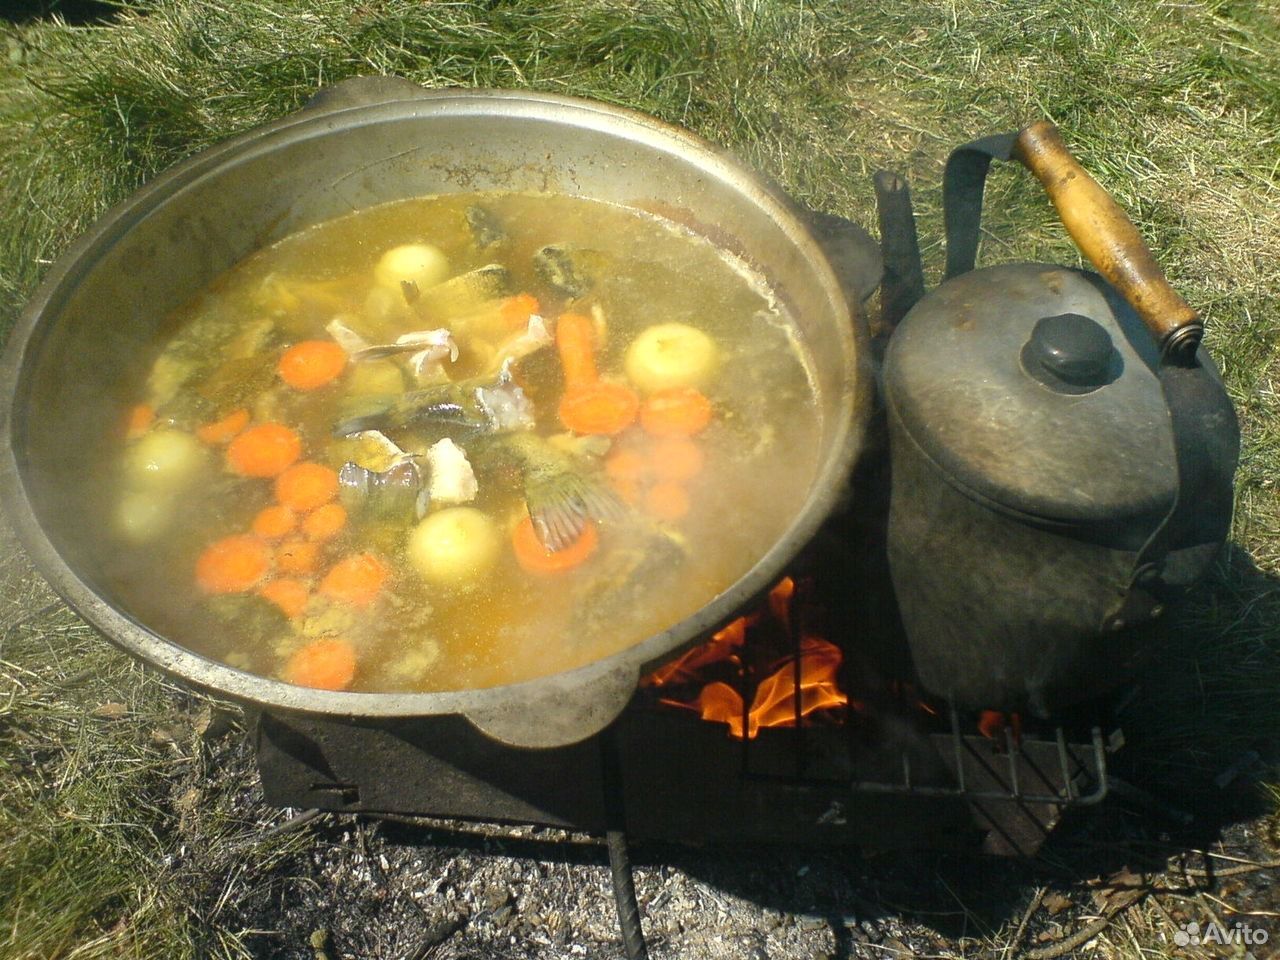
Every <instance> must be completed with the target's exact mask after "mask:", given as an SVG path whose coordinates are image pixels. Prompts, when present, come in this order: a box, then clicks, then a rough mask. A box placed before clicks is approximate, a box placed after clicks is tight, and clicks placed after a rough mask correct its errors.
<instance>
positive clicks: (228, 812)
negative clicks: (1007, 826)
mask: <svg viewBox="0 0 1280 960" xmlns="http://www.w3.org/2000/svg"><path fill="white" fill-rule="evenodd" d="M205 709H206V710H207V708H205ZM197 729H198V730H200V735H199V736H197V737H196V738H195V739H197V740H199V741H201V742H200V744H199V745H198V746H197V748H196V749H195V750H193V751H192V756H191V759H192V761H193V762H191V763H190V764H189V766H188V773H187V774H186V775H185V776H184V777H183V778H182V780H181V781H180V782H178V783H176V784H175V785H174V788H173V789H174V798H173V806H174V808H175V812H176V813H177V816H176V817H175V820H176V822H177V825H176V829H177V831H178V832H179V834H181V841H182V842H181V843H180V844H179V845H178V849H179V851H180V855H179V856H178V857H176V858H175V862H174V863H173V864H170V865H169V866H170V869H171V870H172V871H173V874H174V876H175V882H178V883H181V884H182V885H183V887H184V889H189V890H190V909H191V910H192V912H193V914H194V915H195V916H196V917H198V918H199V919H200V921H201V924H202V926H204V927H205V928H206V929H208V930H209V931H210V936H211V938H216V937H217V936H218V931H222V932H223V933H224V934H225V933H230V934H232V935H234V936H236V937H237V938H238V939H239V942H240V944H241V945H243V946H244V947H248V948H249V949H251V950H252V955H253V956H254V957H258V958H264V960H348V958H350V960H356V958H360V960H367V958H387V960H482V958H483V960H570V958H590V960H615V958H622V957H624V955H625V954H624V951H623V949H622V945H621V939H620V934H619V929H618V921H617V914H616V910H615V905H614V900H613V887H612V882H611V877H610V871H609V867H608V860H607V856H606V852H605V849H604V846H603V844H601V843H600V842H599V841H598V839H597V838H592V837H587V836H581V835H575V834H570V833H566V832H564V831H560V830H552V829H547V828H537V827H528V826H524V827H512V826H498V825H489V824H474V823H464V822H458V821H446V820H421V819H414V820H412V822H406V821H405V820H404V819H401V820H388V819H375V818H372V817H364V816H359V817H357V816H350V815H342V814H321V813H317V812H315V811H299V810H279V809H276V808H272V807H268V806H267V805H266V804H265V803H264V801H263V798H262V793H261V789H260V785H259V783H258V779H257V774H256V767H255V761H254V757H253V752H252V749H251V747H250V746H249V744H248V742H247V738H246V737H245V736H244V733H243V729H242V727H241V726H240V725H239V723H238V722H237V721H236V720H235V719H234V718H232V719H230V720H228V721H225V722H222V723H214V724H208V723H205V722H203V721H199V722H197ZM215 806H216V807H219V808H220V809H222V810H223V813H224V816H225V817H226V819H227V821H228V822H231V823H234V825H235V827H234V830H233V832H232V834H231V835H230V836H229V835H228V833H227V831H226V830H223V831H222V832H221V833H218V832H214V833H210V832H209V830H208V828H207V820H208V817H207V815H206V814H204V813H201V811H207V810H208V809H209V808H210V807H215ZM1160 830H1161V827H1160V824H1159V823H1158V822H1156V821H1153V819H1152V817H1151V816H1150V813H1149V812H1145V811H1130V810H1126V809H1125V808H1123V807H1114V806H1110V805H1107V806H1105V807H1104V808H1102V809H1098V810H1094V811H1091V812H1089V813H1087V814H1086V815H1085V816H1084V818H1083V819H1082V820H1079V821H1077V822H1074V823H1071V822H1068V823H1065V824H1063V825H1061V826H1060V827H1059V831H1058V834H1055V836H1054V838H1052V840H1053V843H1051V845H1050V848H1048V849H1047V851H1046V852H1042V854H1041V856H1040V857H1039V858H1038V859H1037V860H1035V861H1019V860H1005V859H999V858H990V857H987V858H983V857H979V856H976V855H975V856H960V855H955V854H941V853H929V852H920V853H903V852H901V851H898V852H885V853H881V854H876V853H871V852H866V851H862V852H859V851H857V850H853V849H847V848H832V849H825V850H815V849H800V848H794V847H787V846H781V845H777V846H769V847H759V846H752V847H746V846H726V845H719V846H706V847H698V846H696V845H692V844H688V845H670V844H663V845H656V844H645V845H638V846H634V847H633V848H632V859H633V865H634V869H635V884H636V893H637V897H638V900H639V903H640V909H641V915H642V917H643V922H644V930H645V936H646V940H647V942H648V947H649V954H650V956H651V957H652V958H653V960H677V958H678V960H727V958H732V960H765V958H769V960H846V958H876V960H884V958H893V957H912V956H920V957H926V956H927V957H962V956H974V955H983V954H985V953H987V952H989V951H991V950H992V949H995V950H996V953H997V954H998V953H999V952H1000V947H999V946H998V945H1000V944H1006V945H1009V944H1010V938H1013V939H1015V940H1018V941H1019V942H1020V943H1021V945H1023V946H1026V947H1031V946H1036V945H1039V946H1042V947H1044V946H1050V947H1051V946H1053V945H1054V944H1055V943H1061V942H1062V941H1063V940H1064V939H1065V938H1067V937H1069V936H1070V934H1071V933H1072V932H1073V931H1075V930H1078V929H1080V928H1081V927H1083V926H1084V925H1086V924H1087V923H1088V922H1089V921H1090V919H1091V918H1093V917H1095V916H1096V915H1097V913H1098V912H1099V911H1105V910H1106V909H1107V908H1108V904H1109V903H1111V902H1113V901H1112V900H1109V899H1108V898H1109V897H1121V896H1129V894H1128V893H1127V892H1126V891H1127V890H1129V889H1130V888H1131V887H1132V885H1133V884H1134V883H1139V882H1140V883H1147V882H1150V883H1152V884H1153V886H1152V889H1153V890H1154V889H1157V888H1158V887H1159V885H1163V886H1164V887H1166V888H1167V887H1168V886H1169V885H1170V884H1171V883H1177V882H1179V881H1177V879H1176V877H1171V875H1170V873H1169V872H1167V860H1166V857H1167V856H1168V854H1167V853H1166V851H1172V850H1177V849H1178V844H1177V843H1173V842H1171V841H1170V838H1169V836H1168V835H1166V834H1162V833H1161V832H1160ZM1275 834H1280V828H1278V827H1277V826H1276V824H1270V825H1268V822H1267V821H1254V822H1253V823H1252V824H1248V823H1245V822H1243V821H1242V822H1238V823H1236V824H1234V825H1233V826H1231V827H1230V828H1228V829H1227V830H1225V831H1224V832H1222V833H1220V834H1219V835H1218V836H1219V843H1218V846H1219V849H1221V850H1222V851H1224V852H1227V848H1228V847H1229V848H1230V851H1229V855H1230V856H1233V857H1237V858H1238V859H1239V860H1246V859H1247V860H1249V861H1250V862H1255V863H1257V862H1260V861H1263V860H1265V859H1266V858H1267V857H1274V856H1275V846H1274V844H1275V841H1276V839H1277V837H1276V836H1275ZM1143 850H1147V851H1148V854H1146V855H1147V856H1148V863H1150V864H1151V865H1152V867H1157V866H1158V868H1159V870H1158V871H1156V872H1153V873H1151V874H1149V875H1143V874H1140V873H1135V872H1134V871H1135V870H1141V869H1143V867H1142V864H1141V863H1140V862H1139V859H1140V858H1141V856H1143V855H1144V854H1142V853H1141V851H1143ZM1188 862H1191V861H1188ZM1192 872H1193V873H1194V869H1193V870H1192ZM1117 877H1118V878H1119V879H1116V878H1117ZM1134 878H1138V879H1136V880H1135V879H1134ZM1273 881H1280V869H1273V870H1264V871H1258V872H1256V873H1251V874H1249V875H1248V876H1241V877H1239V878H1238V879H1237V880H1236V881H1235V883H1236V887H1235V888H1233V889H1232V893H1234V896H1233V897H1232V899H1233V900H1235V901H1236V902H1239V903H1241V904H1242V905H1247V910H1248V911H1249V912H1255V913H1256V912H1257V911H1262V912H1263V913H1264V914H1265V913H1270V914H1271V915H1272V916H1275V915H1280V882H1274V883H1273ZM1204 882H1205V881H1199V880H1193V884H1199V883H1204ZM1229 886H1230V884H1227V885H1226V886H1224V885H1222V884H1218V885H1216V886H1214V887H1213V889H1215V890H1217V891H1218V893H1219V894H1221V893H1225V892H1227V888H1228V887H1229ZM1191 892H1192V888H1191V887H1188V888H1186V889H1185V893H1186V894H1189V893H1191ZM1037 895H1038V899H1037ZM1182 900H1186V896H1185V895H1184V896H1183V897H1182ZM1178 902H1181V901H1178ZM1173 909H1175V911H1177V907H1173ZM1242 909H1244V906H1242ZM1165 915H1166V916H1168V914H1167V913H1166V914H1165ZM1187 915H1188V917H1190V916H1191V914H1189V913H1188V914H1187ZM1241 915H1243V914H1241ZM1276 935H1277V937H1280V931H1276ZM993 945H994V946H993ZM210 947H211V949H210V950H209V952H210V953H213V952H215V951H214V950H213V949H212V947H213V944H210ZM1010 955H1013V956H1017V955H1019V954H1018V952H1014V953H1012V954H1010ZM1066 955H1071V954H1066Z"/></svg>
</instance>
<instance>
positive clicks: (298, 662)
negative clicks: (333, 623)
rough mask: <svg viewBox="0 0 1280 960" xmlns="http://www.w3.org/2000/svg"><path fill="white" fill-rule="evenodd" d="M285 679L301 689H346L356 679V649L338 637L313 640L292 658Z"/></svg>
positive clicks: (285, 671) (285, 672)
mask: <svg viewBox="0 0 1280 960" xmlns="http://www.w3.org/2000/svg"><path fill="white" fill-rule="evenodd" d="M282 676H283V677H284V680H285V683H292V684H294V685H295V686H298V687H315V688H317V689H319V690H346V689H347V688H348V687H350V686H351V681H352V680H354V679H355V678H356V651H355V648H354V647H352V646H351V644H350V643H348V642H347V641H346V640H341V639H339V638H337V637H321V638H320V639H319V640H312V641H311V642H310V643H308V644H307V645H306V646H305V647H303V648H302V649H300V650H298V651H296V652H295V653H294V654H293V656H291V657H290V658H289V661H288V663H286V664H285V665H284V671H283V673H282Z"/></svg>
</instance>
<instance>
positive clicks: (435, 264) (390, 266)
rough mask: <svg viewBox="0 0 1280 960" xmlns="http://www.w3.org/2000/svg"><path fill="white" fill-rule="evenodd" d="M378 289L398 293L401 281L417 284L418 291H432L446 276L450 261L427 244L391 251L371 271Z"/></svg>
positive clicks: (438, 250)
mask: <svg viewBox="0 0 1280 960" xmlns="http://www.w3.org/2000/svg"><path fill="white" fill-rule="evenodd" d="M373 276H374V279H376V280H377V281H378V283H379V284H380V285H381V286H384V287H392V288H395V289H397V291H398V288H399V287H400V284H401V282H402V281H408V282H410V283H416V284H417V285H418V289H419V290H426V289H427V288H428V287H434V286H435V285H436V284H437V283H440V282H441V281H442V280H444V279H446V278H447V277H448V276H449V261H448V259H447V258H446V257H445V255H444V254H443V253H442V252H441V251H440V248H439V247H433V246H432V245H431V244H429V243H408V244H405V245H404V246H402V247H392V248H391V249H390V250H388V251H387V252H386V253H384V254H383V255H382V259H381V260H379V261H378V265H377V266H376V267H374V268H373Z"/></svg>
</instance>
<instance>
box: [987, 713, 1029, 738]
mask: <svg viewBox="0 0 1280 960" xmlns="http://www.w3.org/2000/svg"><path fill="white" fill-rule="evenodd" d="M1005 727H1008V728H1009V729H1010V730H1012V731H1013V739H1014V742H1015V743H1017V742H1018V741H1020V740H1021V739H1022V717H1021V716H1020V715H1019V714H1016V713H1011V714H1008V716H1007V717H1006V715H1005V714H1003V713H1001V712H1000V711H999V710H983V711H982V713H980V714H979V715H978V730H979V732H980V733H981V734H982V735H983V736H984V737H986V738H987V739H988V740H1001V741H1003V740H1004V728H1005Z"/></svg>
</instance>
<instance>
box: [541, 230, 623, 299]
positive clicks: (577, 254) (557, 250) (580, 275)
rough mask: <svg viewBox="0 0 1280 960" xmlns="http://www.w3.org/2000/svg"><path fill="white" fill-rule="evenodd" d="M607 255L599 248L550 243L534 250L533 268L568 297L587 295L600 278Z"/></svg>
mask: <svg viewBox="0 0 1280 960" xmlns="http://www.w3.org/2000/svg"><path fill="white" fill-rule="evenodd" d="M604 260H605V255H604V254H602V253H600V252H599V251H597V250H587V249H584V248H582V247H577V246H573V245H571V244H563V243H549V244H547V245H546V246H545V247H540V248H539V249H537V250H535V251H534V253H533V268H534V270H536V271H537V273H538V276H539V277H541V278H542V279H543V280H544V281H545V282H546V283H547V284H549V285H550V286H551V287H553V288H555V289H556V290H558V291H559V292H560V293H563V294H564V295H565V296H567V297H571V298H574V299H576V298H578V297H581V296H584V295H585V294H587V293H588V292H589V291H590V290H591V288H592V287H594V286H595V285H596V282H597V281H598V280H599V278H600V274H601V271H602V269H603V268H604Z"/></svg>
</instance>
